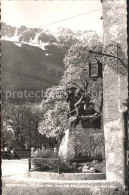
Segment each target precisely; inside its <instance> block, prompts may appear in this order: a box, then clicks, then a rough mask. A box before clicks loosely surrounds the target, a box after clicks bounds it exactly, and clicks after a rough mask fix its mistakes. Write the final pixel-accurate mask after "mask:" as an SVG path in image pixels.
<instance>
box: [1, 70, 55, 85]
mask: <svg viewBox="0 0 129 195" xmlns="http://www.w3.org/2000/svg"><path fill="white" fill-rule="evenodd" d="M1 69H2V70H3V71H6V72H9V73H12V74H16V75H20V76H23V77H27V78H30V79H35V80H39V81H45V82H47V83H51V84H58V83H56V82H55V81H49V80H48V79H44V78H41V77H37V76H33V75H29V74H25V73H21V72H17V71H14V70H11V69H8V68H5V67H2V68H1Z"/></svg>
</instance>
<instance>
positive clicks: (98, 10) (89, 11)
mask: <svg viewBox="0 0 129 195" xmlns="http://www.w3.org/2000/svg"><path fill="white" fill-rule="evenodd" d="M99 10H102V8H99V9H96V10H92V11H89V12H84V13H82V14H79V15H75V16H71V17H69V18H65V19H62V20H58V21H55V22H52V23H50V24H46V25H44V26H41V28H44V27H47V26H50V25H53V24H56V23H60V22H63V21H66V20H71V19H73V18H77V17H80V16H83V15H86V14H90V13H92V12H96V11H99Z"/></svg>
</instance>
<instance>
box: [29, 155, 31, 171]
mask: <svg viewBox="0 0 129 195" xmlns="http://www.w3.org/2000/svg"><path fill="white" fill-rule="evenodd" d="M30 169H31V158H29V171H30Z"/></svg>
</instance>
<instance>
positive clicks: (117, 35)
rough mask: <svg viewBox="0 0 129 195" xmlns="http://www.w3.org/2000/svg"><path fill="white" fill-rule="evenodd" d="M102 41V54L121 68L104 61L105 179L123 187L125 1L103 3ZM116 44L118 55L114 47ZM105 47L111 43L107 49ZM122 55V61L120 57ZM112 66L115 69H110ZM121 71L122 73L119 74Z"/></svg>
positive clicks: (107, 0)
mask: <svg viewBox="0 0 129 195" xmlns="http://www.w3.org/2000/svg"><path fill="white" fill-rule="evenodd" d="M102 5H103V27H104V34H103V41H104V46H105V48H108V49H105V52H106V53H108V54H110V53H111V54H112V55H114V56H118V57H120V59H121V60H122V61H123V62H124V64H125V66H124V65H123V64H122V63H121V62H120V61H119V60H118V59H115V58H110V57H105V58H104V65H105V68H104V73H103V93H104V96H103V98H104V101H103V102H104V134H105V155H106V175H107V180H110V181H119V182H120V183H121V184H123V185H126V181H127V180H126V178H125V176H126V171H127V170H126V162H127V161H126V157H125V141H126V137H125V134H126V132H125V126H124V113H125V112H126V111H127V107H126V106H124V105H123V103H125V101H126V99H127V92H128V88H127V86H128V83H127V64H126V59H125V58H127V22H126V20H127V19H126V1H125V0H113V1H111V0H103V1H102ZM117 43H118V45H120V47H121V51H120V53H118V49H117V47H116V46H118V45H117ZM109 44H115V45H114V46H111V47H110V48H109V47H107V45H109ZM123 56H124V58H123ZM114 67H115V68H114ZM121 70H122V71H123V70H124V73H122V74H121Z"/></svg>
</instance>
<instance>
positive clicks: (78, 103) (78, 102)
mask: <svg viewBox="0 0 129 195" xmlns="http://www.w3.org/2000/svg"><path fill="white" fill-rule="evenodd" d="M82 99H83V95H82V96H81V98H80V99H79V100H78V101H77V103H76V104H75V107H76V106H78V105H80V103H81V101H82Z"/></svg>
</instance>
